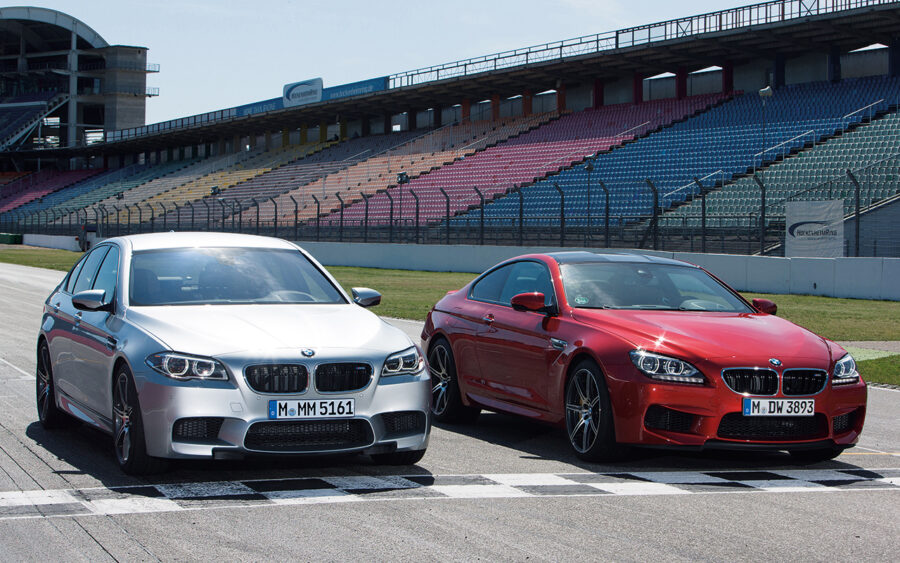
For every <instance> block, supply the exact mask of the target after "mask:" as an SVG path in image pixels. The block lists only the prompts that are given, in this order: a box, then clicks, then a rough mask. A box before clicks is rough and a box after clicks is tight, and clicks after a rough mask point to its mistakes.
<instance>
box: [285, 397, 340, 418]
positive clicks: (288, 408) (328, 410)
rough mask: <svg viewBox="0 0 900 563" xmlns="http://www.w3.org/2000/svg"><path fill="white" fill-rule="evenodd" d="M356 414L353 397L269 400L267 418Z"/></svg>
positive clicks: (326, 416)
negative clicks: (312, 399) (313, 399)
mask: <svg viewBox="0 0 900 563" xmlns="http://www.w3.org/2000/svg"><path fill="white" fill-rule="evenodd" d="M354 414H356V400H355V399H319V400H315V401H269V419H270V420H274V419H279V420H280V419H283V418H349V417H352V416H353V415H354Z"/></svg>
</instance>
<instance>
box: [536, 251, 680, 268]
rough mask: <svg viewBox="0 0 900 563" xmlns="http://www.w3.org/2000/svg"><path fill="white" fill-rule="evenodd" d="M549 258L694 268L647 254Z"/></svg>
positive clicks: (555, 254) (577, 254) (564, 254)
mask: <svg viewBox="0 0 900 563" xmlns="http://www.w3.org/2000/svg"><path fill="white" fill-rule="evenodd" d="M547 256H549V257H550V258H552V259H554V260H556V262H557V263H558V264H585V263H601V262H619V263H623V262H624V263H632V264H648V263H651V264H668V265H670V266H688V267H691V268H696V267H697V266H695V265H694V264H689V263H688V262H682V261H681V260H673V259H671V258H662V257H660V256H652V255H649V254H632V253H630V252H607V253H596V254H595V253H593V252H586V251H583V250H577V251H571V252H551V253H549V254H547Z"/></svg>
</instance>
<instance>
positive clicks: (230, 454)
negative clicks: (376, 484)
mask: <svg viewBox="0 0 900 563" xmlns="http://www.w3.org/2000/svg"><path fill="white" fill-rule="evenodd" d="M229 367H230V366H229ZM229 371H230V372H231V373H230V374H229V377H230V379H229V381H218V382H214V381H203V382H200V381H175V380H172V379H170V378H167V377H165V376H163V375H160V374H158V373H156V372H155V371H152V370H150V369H149V368H146V369H143V370H140V371H137V372H136V373H135V383H136V386H137V388H138V397H139V401H140V405H141V414H142V420H143V425H144V435H145V439H146V444H147V453H148V454H149V455H151V456H154V457H162V458H240V457H244V456H246V455H255V454H266V455H268V454H273V455H307V454H332V453H352V452H361V453H389V452H394V451H412V450H423V449H425V448H426V447H427V446H428V438H429V434H430V431H431V411H430V404H431V403H430V401H431V393H430V391H431V384H430V378H429V376H428V372H427V370H422V371H421V372H420V373H418V374H416V375H405V376H394V377H390V378H384V379H380V378H379V376H378V375H377V374H376V375H375V376H373V380H372V381H371V382H370V383H369V385H368V386H367V387H365V388H364V389H361V390H359V391H353V392H346V393H318V392H316V391H315V390H314V389H308V390H307V391H305V392H303V393H299V394H277V395H276V394H262V393H257V392H255V391H253V390H252V389H250V388H249V387H248V386H247V383H246V381H245V380H244V379H243V376H242V375H240V373H241V371H239V369H229ZM235 373H238V374H239V375H237V376H235V375H234V374H235ZM339 398H345V399H346V398H353V399H355V404H356V412H355V414H354V416H353V417H352V418H339V419H303V420H297V419H292V420H270V419H269V417H268V405H269V401H270V400H273V399H275V400H285V401H290V400H316V399H339ZM393 413H407V414H409V415H412V418H415V419H416V420H417V421H419V422H418V423H417V424H415V425H412V426H411V425H404V424H399V425H398V424H397V423H395V420H396V416H394V418H393V419H392V418H391V416H393ZM385 415H388V416H385ZM179 421H181V422H179ZM176 423H177V426H178V428H179V430H178V431H174V432H173V429H175V427H176ZM186 424H187V425H199V426H197V427H199V428H201V430H200V431H199V432H188V433H187V434H190V436H186V435H185V432H183V429H184V428H185V427H186V426H185V425H186ZM291 425H293V426H291ZM197 427H195V426H191V428H197ZM251 428H252V429H253V430H252V431H251ZM203 429H206V431H207V432H206V433H204V431H203ZM344 431H347V432H346V438H345V439H344V438H343V433H344ZM248 432H249V434H248Z"/></svg>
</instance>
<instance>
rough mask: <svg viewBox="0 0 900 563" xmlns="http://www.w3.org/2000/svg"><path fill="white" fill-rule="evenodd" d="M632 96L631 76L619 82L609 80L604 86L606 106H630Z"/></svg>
mask: <svg viewBox="0 0 900 563" xmlns="http://www.w3.org/2000/svg"><path fill="white" fill-rule="evenodd" d="M631 95H632V92H631V77H630V76H626V77H622V78H620V79H618V80H607V81H606V82H604V84H603V103H604V104H605V105H612V104H630V103H631Z"/></svg>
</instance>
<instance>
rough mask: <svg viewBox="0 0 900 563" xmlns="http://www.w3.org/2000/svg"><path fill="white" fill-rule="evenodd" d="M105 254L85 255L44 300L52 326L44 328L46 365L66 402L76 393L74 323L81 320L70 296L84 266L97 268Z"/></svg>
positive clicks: (93, 251) (100, 249) (96, 252)
mask: <svg viewBox="0 0 900 563" xmlns="http://www.w3.org/2000/svg"><path fill="white" fill-rule="evenodd" d="M98 252H100V254H98ZM106 252H107V248H106V247H102V248H99V247H98V248H95V249H94V250H91V251H90V252H88V253H87V254H85V255H84V256H83V257H82V258H81V260H79V261H78V263H76V264H75V266H74V267H73V268H72V270H71V271H70V272H69V275H68V276H67V277H66V278H65V280H64V282H63V283H62V284H60V286H59V288H58V289H57V291H56V292H55V293H53V294H52V295H51V296H50V299H49V300H48V302H49V315H50V317H52V323H51V324H49V325H48V326H45V328H46V329H47V331H46V334H47V345H48V347H49V348H50V362H51V364H52V366H53V380H54V382H55V384H56V387H57V389H58V390H59V391H60V392H61V393H63V394H64V395H67V396H69V397H70V398H75V397H77V396H78V395H79V393H80V392H79V390H78V387H77V385H76V384H75V381H74V374H73V370H74V369H75V367H74V366H75V360H76V355H75V350H74V348H73V344H74V338H75V324H76V319H77V320H78V323H80V322H81V318H80V316H78V315H77V313H79V311H78V310H77V309H75V307H74V306H73V305H72V294H73V292H74V291H75V284H76V283H77V282H78V278H79V276H80V275H81V271H82V270H83V269H84V266H85V265H86V264H88V263H89V262H90V264H91V267H93V268H97V267H98V266H99V260H100V259H102V257H103V255H105V254H106Z"/></svg>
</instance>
